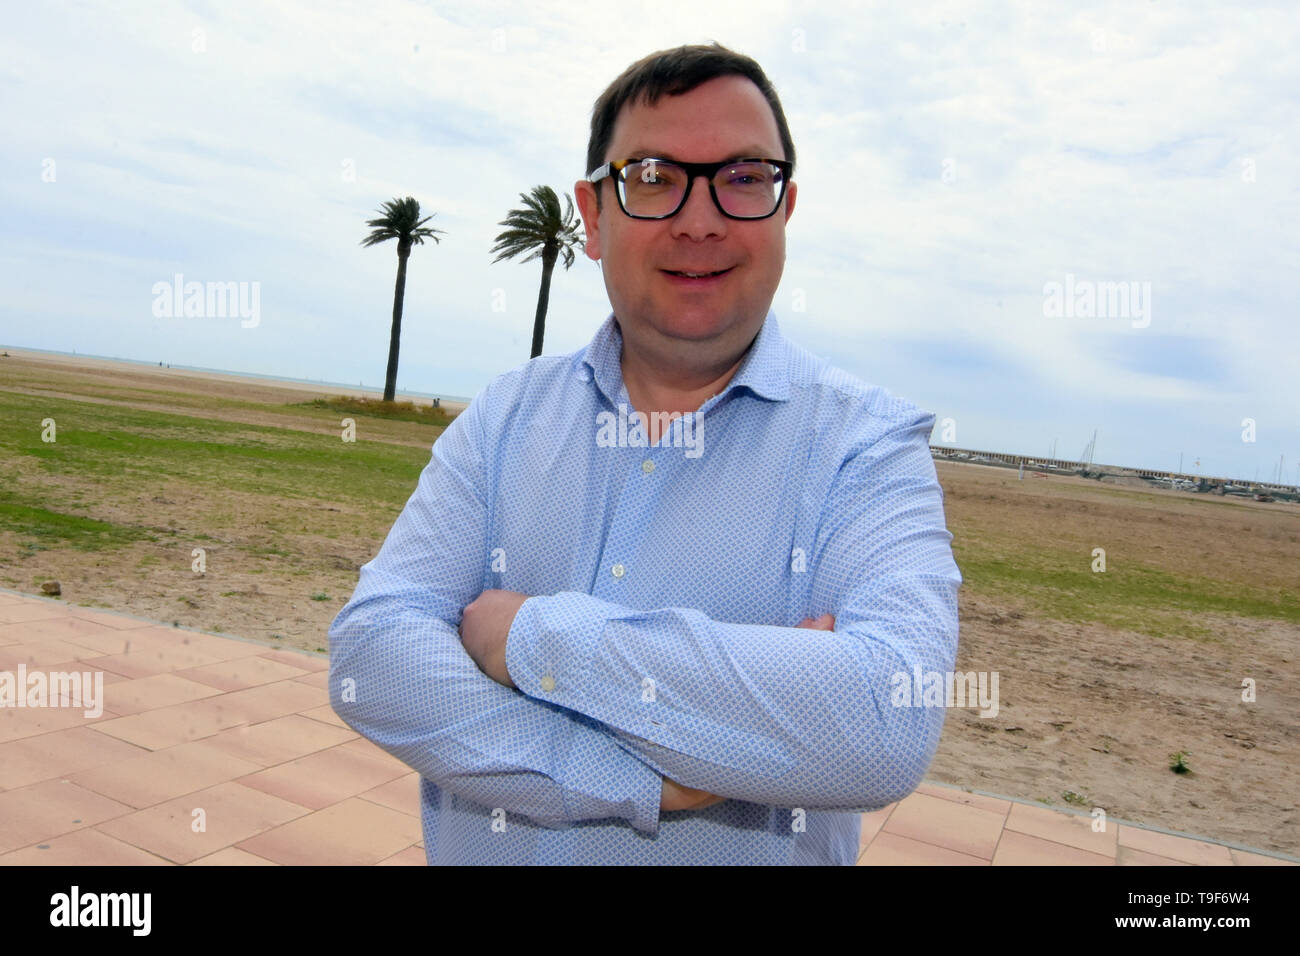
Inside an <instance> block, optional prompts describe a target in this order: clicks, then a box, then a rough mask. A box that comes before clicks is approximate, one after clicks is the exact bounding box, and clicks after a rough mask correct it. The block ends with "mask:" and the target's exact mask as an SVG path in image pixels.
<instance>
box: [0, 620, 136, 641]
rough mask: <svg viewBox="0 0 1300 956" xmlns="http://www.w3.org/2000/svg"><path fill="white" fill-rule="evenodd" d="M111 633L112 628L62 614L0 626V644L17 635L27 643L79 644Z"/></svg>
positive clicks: (112, 631)
mask: <svg viewBox="0 0 1300 956" xmlns="http://www.w3.org/2000/svg"><path fill="white" fill-rule="evenodd" d="M113 633H116V632H115V631H114V630H113V629H112V628H107V627H104V625H102V624H99V623H97V622H95V621H87V620H86V619H85V618H80V617H73V616H72V615H71V614H64V615H61V616H59V617H50V618H43V619H42V620H39V621H27V622H25V623H22V624H4V625H0V644H3V643H7V642H6V641H4V640H3V638H4V637H5V636H8V635H19V637H18V640H20V641H24V642H29V643H30V642H36V641H48V640H56V641H71V642H73V643H80V641H79V640H78V639H81V640H85V639H87V638H89V639H91V640H94V639H95V638H97V637H101V636H103V635H106V634H113ZM83 646H84V645H83Z"/></svg>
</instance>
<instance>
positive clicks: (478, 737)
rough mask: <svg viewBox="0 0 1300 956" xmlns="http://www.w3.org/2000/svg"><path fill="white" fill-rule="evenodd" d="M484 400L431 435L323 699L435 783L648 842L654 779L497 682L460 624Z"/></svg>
mask: <svg viewBox="0 0 1300 956" xmlns="http://www.w3.org/2000/svg"><path fill="white" fill-rule="evenodd" d="M483 404H484V403H483V402H480V401H476V402H474V403H472V404H471V405H470V407H469V408H468V409H467V410H466V411H465V412H464V413H462V414H461V415H460V416H459V417H458V418H457V419H456V420H455V421H453V422H452V424H451V425H450V426H449V427H448V428H447V430H446V431H445V432H444V433H443V434H442V436H440V438H439V440H438V441H437V442H436V444H435V445H434V448H433V455H432V458H431V460H430V462H429V464H428V466H427V467H426V468H425V469H424V471H423V472H422V474H421V476H420V481H419V485H418V487H417V489H416V491H415V493H414V494H413V495H412V496H411V498H410V500H409V501H408V502H407V505H406V507H405V508H404V509H403V511H402V514H401V516H400V517H399V518H398V520H397V522H396V523H395V524H394V526H393V528H392V531H391V532H390V534H389V535H388V538H387V540H386V541H385V542H384V545H383V547H382V548H381V549H380V552H379V554H378V555H377V556H376V557H375V559H374V560H373V561H371V562H369V563H368V564H366V565H365V566H364V567H363V568H362V569H361V578H360V582H359V584H358V586H357V589H356V592H355V593H354V594H353V596H352V599H351V600H350V601H349V602H348V604H347V605H346V606H345V607H344V608H343V609H342V611H340V613H339V615H338V617H337V618H336V619H335V621H334V623H333V625H332V626H331V629H330V683H329V687H330V703H331V705H332V706H333V708H334V710H335V712H336V713H337V714H338V715H339V716H340V717H341V718H342V719H343V720H344V721H345V722H347V724H348V725H349V726H351V727H352V728H353V729H354V730H356V731H357V732H358V733H360V734H362V735H364V736H365V737H367V738H369V739H370V740H372V741H374V742H375V743H376V744H378V745H379V746H380V747H382V748H383V749H384V750H387V751H388V752H389V753H391V754H393V755H394V756H396V757H397V758H399V759H400V760H402V761H404V762H405V763H407V764H409V765H410V766H411V767H413V768H414V769H415V770H417V771H419V772H420V774H422V775H423V776H425V777H427V778H428V779H430V780H432V781H433V782H434V783H436V784H437V785H438V786H439V787H440V788H443V789H444V790H448V791H450V792H452V793H454V794H458V795H459V796H462V797H465V798H467V799H469V800H471V801H473V802H475V803H477V804H480V805H482V806H484V807H489V808H501V809H503V810H504V811H505V812H506V813H507V814H519V815H522V816H524V817H527V818H528V819H529V820H531V821H533V822H535V823H537V824H540V825H542V826H546V827H552V828H563V827H565V826H567V825H568V824H571V823H575V822H579V821H585V820H597V819H605V818H621V819H623V820H626V821H628V822H629V823H630V824H631V825H632V826H634V827H635V828H636V829H638V830H641V831H643V832H647V833H654V832H656V830H657V826H658V811H659V798H660V786H661V779H660V776H659V775H658V774H657V773H655V771H654V770H653V769H651V768H650V767H649V766H648V765H647V764H646V763H645V762H643V761H642V760H639V759H638V758H637V757H635V756H634V755H632V754H631V753H629V752H628V751H627V750H626V748H625V747H623V746H621V744H620V741H618V740H617V739H616V738H615V737H614V735H612V734H611V733H610V732H609V731H608V730H607V729H605V728H603V727H601V726H600V725H599V724H598V723H597V722H595V721H593V720H591V719H589V718H587V717H584V716H583V715H580V714H577V713H574V712H573V711H571V710H566V709H564V708H561V707H558V706H556V705H555V704H553V703H548V702H545V701H542V700H538V699H533V698H530V697H527V696H525V695H523V694H522V693H520V692H518V691H516V690H511V689H508V688H505V687H502V686H501V685H500V684H497V683H496V682H495V681H493V680H492V679H491V678H489V677H487V676H486V675H484V674H483V673H482V672H481V671H479V669H478V667H477V666H476V665H475V664H474V662H473V660H472V659H471V658H470V657H469V655H468V654H467V653H466V652H465V650H464V648H463V647H462V645H461V641H460V637H459V634H458V626H459V622H460V619H461V615H462V613H463V611H464V608H465V606H466V605H467V604H468V603H469V602H470V601H471V600H473V599H474V598H475V597H477V596H478V594H479V591H480V590H481V587H482V579H483V569H484V567H485V563H486V562H487V560H488V553H489V544H488V541H487V518H486V514H485V500H486V499H485V482H486V481H487V479H488V475H487V467H486V464H485V458H486V456H485V455H484V454H483V448H484V425H483V416H484V414H485V413H484V411H483Z"/></svg>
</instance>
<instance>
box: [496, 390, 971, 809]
mask: <svg viewBox="0 0 1300 956" xmlns="http://www.w3.org/2000/svg"><path fill="white" fill-rule="evenodd" d="M933 421H934V419H933V416H932V415H928V414H925V413H920V412H918V413H917V414H916V415H913V416H911V417H910V418H909V419H908V420H906V421H903V422H901V423H898V424H896V425H895V426H894V427H892V428H890V429H889V430H887V431H885V432H884V433H883V434H881V435H880V437H878V438H876V439H875V440H872V441H869V442H866V441H864V442H863V443H862V447H859V448H857V449H855V450H854V452H853V454H851V455H850V456H849V457H848V458H847V459H846V460H845V462H844V464H843V466H842V467H841V468H840V470H839V473H838V475H837V476H836V478H835V480H834V482H833V484H832V486H831V491H830V493H829V498H828V501H827V502H826V506H825V509H824V511H823V516H822V521H821V524H820V526H819V528H818V533H817V547H816V550H815V553H814V555H813V558H812V561H811V562H810V567H809V570H810V573H812V574H814V575H815V579H814V582H813V587H812V590H811V595H812V596H811V602H810V603H811V608H810V613H811V615H813V616H815V615H816V614H820V613H823V612H830V613H832V614H834V615H835V618H836V628H835V631H834V632H824V631H812V630H805V629H799V628H794V627H777V626H767V625H756V624H736V623H727V622H723V621H716V620H712V619H710V618H709V617H707V616H706V615H704V614H703V613H701V612H699V611H697V610H693V609H690V608H683V607H662V608H658V609H655V610H649V611H644V610H635V609H631V608H627V607H623V606H620V605H617V604H614V603H612V602H609V601H606V600H602V599H599V598H595V597H592V596H590V595H588V594H582V593H577V592H564V593H560V594H555V595H550V596H541V597H535V598H531V599H530V600H528V601H527V602H525V603H524V605H523V606H522V607H521V608H520V611H519V614H518V615H517V616H516V618H515V622H514V625H513V627H512V629H511V632H510V637H509V642H508V644H507V667H508V669H509V671H510V674H511V677H512V678H513V680H514V681H515V683H516V685H517V686H518V687H519V688H520V689H521V690H523V691H524V692H525V693H527V694H529V695H530V696H532V697H534V698H537V699H539V700H544V701H547V702H551V703H555V704H558V705H560V706H563V707H566V708H569V709H571V710H573V711H576V712H578V713H581V714H584V715H587V716H589V717H591V718H592V719H595V720H598V721H600V722H601V723H603V724H606V725H608V726H609V727H611V728H613V729H615V730H616V731H617V732H618V733H619V736H620V740H621V741H622V743H623V745H624V746H626V747H627V748H628V749H629V750H632V751H634V752H636V753H637V754H639V755H640V756H642V757H643V758H644V759H645V760H646V761H647V762H649V763H650V764H651V766H653V767H654V768H655V769H656V770H657V771H659V772H660V773H662V774H663V775H665V776H668V777H670V778H671V779H673V780H676V781H678V782H680V783H683V784H685V785H687V786H690V787H697V788H701V789H705V790H708V791H710V792H713V793H717V794H719V795H722V796H725V797H729V798H733V799H739V800H747V801H752V802H756V803H761V804H768V805H774V806H782V807H794V806H799V807H805V808H808V809H827V810H851V809H852V810H861V809H872V808H876V807H880V806H884V805H886V804H888V803H891V802H893V801H894V800H897V799H900V798H901V797H902V796H905V795H906V794H907V793H910V792H911V791H912V790H913V789H914V788H915V787H916V785H917V784H918V783H919V782H920V780H921V777H922V775H923V774H924V772H925V769H926V767H927V766H928V765H929V762H930V759H931V758H932V756H933V754H934V751H935V749H936V748H937V746H938V741H939V736H940V733H941V730H942V726H943V720H944V711H943V708H942V707H922V706H918V707H912V706H895V705H894V702H893V701H892V700H891V697H892V694H891V691H893V690H894V688H895V687H896V686H897V678H896V675H899V674H902V675H906V676H907V680H908V682H909V683H910V682H911V680H912V675H913V674H914V672H915V670H916V669H918V668H919V669H920V670H922V671H924V672H927V673H928V672H932V671H938V672H948V671H950V670H951V668H952V666H953V663H954V660H955V656H956V647H957V626H958V625H957V600H956V596H957V589H958V586H959V585H960V582H961V577H960V573H959V572H958V570H957V567H956V565H955V563H954V562H953V559H952V552H951V548H950V541H951V535H950V534H949V533H948V531H947V530H946V527H945V524H944V517H943V504H942V491H941V489H940V487H939V484H938V481H937V478H936V476H935V471H934V464H933V461H932V459H931V457H930V453H929V445H928V440H929V434H930V430H931V427H932V425H933Z"/></svg>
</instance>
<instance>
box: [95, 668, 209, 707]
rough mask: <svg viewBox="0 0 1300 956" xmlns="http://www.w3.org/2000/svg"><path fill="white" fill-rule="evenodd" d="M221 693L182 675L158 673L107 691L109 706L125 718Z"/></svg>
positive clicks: (112, 687)
mask: <svg viewBox="0 0 1300 956" xmlns="http://www.w3.org/2000/svg"><path fill="white" fill-rule="evenodd" d="M220 693H221V691H219V690H217V689H216V688H215V687H210V686H208V685H207V684H201V683H198V682H197V681H192V680H189V679H187V678H184V677H182V676H180V674H154V675H153V676H152V677H139V678H136V679H134V680H132V679H123V680H119V681H117V682H115V683H114V684H112V685H110V686H109V687H108V688H107V689H106V690H105V692H104V696H105V697H106V698H107V699H108V702H107V705H106V706H109V707H111V708H112V709H113V712H114V713H117V714H120V715H122V716H124V717H125V716H128V715H130V714H139V713H143V712H144V711H146V710H157V709H158V708H160V707H171V706H173V705H174V704H184V703H188V702H189V701H192V700H203V699H205V698H208V697H215V696H217V695H218V694H220Z"/></svg>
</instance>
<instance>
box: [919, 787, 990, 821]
mask: <svg viewBox="0 0 1300 956" xmlns="http://www.w3.org/2000/svg"><path fill="white" fill-rule="evenodd" d="M916 792H917V793H924V794H926V795H928V796H931V797H938V798H940V799H941V800H952V801H953V802H954V803H960V804H964V805H965V806H968V807H976V808H978V809H980V810H988V811H989V812H990V813H1000V814H1002V816H1003V817H1005V816H1006V815H1007V812H1008V811H1009V810H1010V809H1011V801H1010V800H999V799H998V798H997V797H985V796H981V795H980V794H978V793H970V792H969V791H966V790H960V789H958V788H956V787H947V786H940V785H938V784H932V783H923V784H921V785H920V786H919V787H917V788H916Z"/></svg>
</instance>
